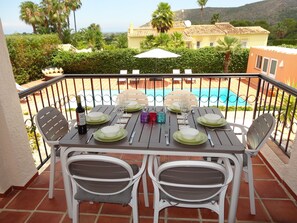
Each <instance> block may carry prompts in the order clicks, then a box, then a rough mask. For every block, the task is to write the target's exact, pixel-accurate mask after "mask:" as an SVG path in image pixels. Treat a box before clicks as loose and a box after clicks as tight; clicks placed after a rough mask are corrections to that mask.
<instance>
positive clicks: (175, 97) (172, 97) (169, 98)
mask: <svg viewBox="0 0 297 223" xmlns="http://www.w3.org/2000/svg"><path fill="white" fill-rule="evenodd" d="M185 97H188V98H189V102H190V104H191V106H197V105H198V101H197V98H196V96H195V95H194V94H193V93H191V92H189V91H185V90H177V91H172V92H170V93H169V94H168V95H166V97H165V100H164V105H165V106H170V105H171V104H172V103H173V102H179V101H180V99H181V98H185Z"/></svg>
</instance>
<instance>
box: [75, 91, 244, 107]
mask: <svg viewBox="0 0 297 223" xmlns="http://www.w3.org/2000/svg"><path fill="white" fill-rule="evenodd" d="M184 90H188V91H189V89H184ZM140 91H142V92H144V93H145V94H146V95H147V96H148V101H149V105H154V101H156V105H157V106H163V98H164V97H165V96H166V95H168V94H169V93H170V92H172V90H170V89H164V92H163V89H155V91H154V89H147V90H146V91H145V90H142V89H140ZM192 93H193V94H194V95H195V96H196V97H197V100H198V105H199V106H226V104H227V95H228V88H211V89H208V88H201V89H192ZM78 94H79V95H81V96H85V97H86V102H87V106H91V107H92V106H93V99H92V91H91V90H85V92H83V91H80V92H79V93H78ZM118 94H119V92H118V90H111V91H108V90H103V91H100V90H94V96H95V105H101V104H104V105H110V104H115V101H116V98H117V95H118ZM110 95H111V96H110ZM218 95H219V97H218ZM82 99H83V97H82ZM102 99H103V100H102ZM111 101H112V103H111ZM82 103H83V105H84V104H85V101H84V100H83V101H82ZM228 106H250V105H249V104H248V103H247V101H246V100H244V99H243V98H242V97H241V96H238V95H237V94H235V93H234V92H232V91H231V90H230V91H229V99H228ZM70 107H71V108H75V107H76V101H75V98H74V99H72V100H71V101H70Z"/></svg>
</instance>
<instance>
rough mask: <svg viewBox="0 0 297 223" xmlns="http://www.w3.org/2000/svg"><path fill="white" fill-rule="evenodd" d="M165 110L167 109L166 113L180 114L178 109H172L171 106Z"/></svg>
mask: <svg viewBox="0 0 297 223" xmlns="http://www.w3.org/2000/svg"><path fill="white" fill-rule="evenodd" d="M167 109H168V111H171V112H173V113H180V109H178V108H173V107H172V106H168V107H167Z"/></svg>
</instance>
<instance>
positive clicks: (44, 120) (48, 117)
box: [35, 107, 69, 144]
mask: <svg viewBox="0 0 297 223" xmlns="http://www.w3.org/2000/svg"><path fill="white" fill-rule="evenodd" d="M35 121H36V125H37V128H38V130H39V132H40V133H41V135H42V137H43V139H44V140H45V141H46V142H47V143H49V144H50V142H53V141H58V140H59V139H60V138H62V137H63V136H64V135H65V134H66V133H67V132H68V130H69V127H68V122H67V120H66V118H65V117H64V115H63V114H62V113H61V112H60V111H59V110H58V109H56V108H53V107H44V108H42V109H41V110H40V111H39V112H38V113H37V115H36V119H35Z"/></svg>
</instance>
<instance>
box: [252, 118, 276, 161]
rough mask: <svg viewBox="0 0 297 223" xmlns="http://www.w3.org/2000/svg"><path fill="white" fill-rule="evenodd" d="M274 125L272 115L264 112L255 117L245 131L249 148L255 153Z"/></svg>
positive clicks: (264, 141)
mask: <svg viewBox="0 0 297 223" xmlns="http://www.w3.org/2000/svg"><path fill="white" fill-rule="evenodd" d="M274 126H275V119H274V117H273V116H272V115H271V114H269V113H265V114H262V115H260V116H259V117H258V118H256V119H255V120H254V121H253V123H252V125H251V126H250V127H249V129H248V131H247V137H246V144H247V147H248V149H249V150H254V155H256V154H257V153H258V152H259V150H260V148H261V147H262V146H263V145H264V144H265V143H266V141H267V140H268V138H269V136H270V135H271V133H272V131H273V129H274Z"/></svg>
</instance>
